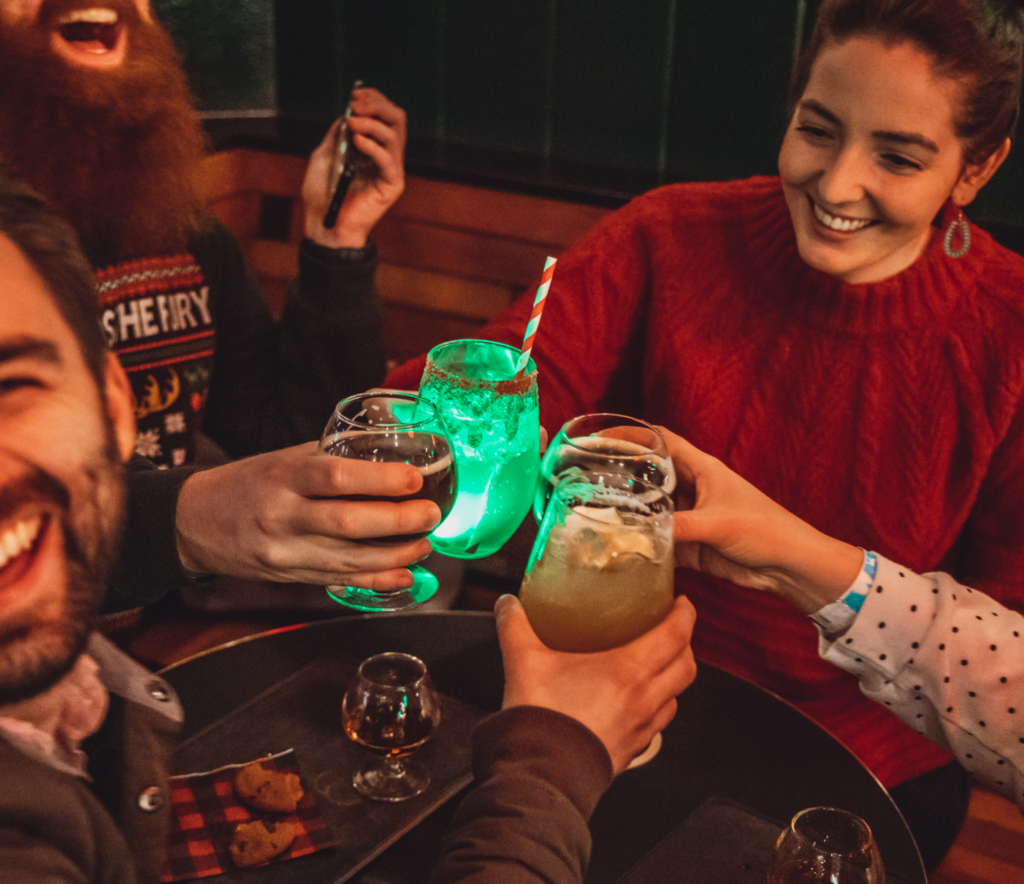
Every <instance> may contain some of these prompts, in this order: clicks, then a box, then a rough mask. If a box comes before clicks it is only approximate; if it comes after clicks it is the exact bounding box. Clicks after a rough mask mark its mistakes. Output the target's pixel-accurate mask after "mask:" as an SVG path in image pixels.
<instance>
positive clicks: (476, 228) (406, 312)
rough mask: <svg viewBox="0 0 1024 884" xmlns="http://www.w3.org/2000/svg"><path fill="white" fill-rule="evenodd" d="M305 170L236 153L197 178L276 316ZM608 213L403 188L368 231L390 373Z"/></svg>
mask: <svg viewBox="0 0 1024 884" xmlns="http://www.w3.org/2000/svg"><path fill="white" fill-rule="evenodd" d="M305 167H306V160H305V158H302V157H293V156H287V155H280V154H273V153H264V152H261V151H255V150H248V149H242V150H234V151H225V152H222V153H216V154H213V155H212V156H210V157H209V158H208V159H207V161H206V164H205V166H204V168H203V171H202V178H201V181H202V186H203V188H204V193H205V194H206V196H207V199H208V202H209V204H210V208H211V210H212V211H213V212H214V214H215V215H216V216H217V217H218V218H219V219H220V220H221V222H222V223H223V224H224V225H225V226H227V227H228V228H229V229H230V230H231V231H232V232H234V233H235V235H236V236H237V237H238V239H239V241H240V242H241V244H242V249H243V251H244V252H245V256H246V259H247V260H248V262H249V265H250V267H252V269H253V272H254V273H255V274H256V276H257V278H258V279H259V280H260V283H261V285H262V286H263V290H264V294H265V295H266V297H267V302H268V304H269V305H270V308H271V310H272V311H273V312H274V313H275V314H279V313H280V311H281V309H282V308H283V306H284V299H285V297H286V295H287V289H288V284H289V282H290V281H291V279H292V278H293V277H294V275H295V273H296V271H297V269H298V244H299V242H300V241H301V238H302V217H301V200H300V199H299V192H300V189H301V186H302V178H303V175H304V173H305ZM268 198H269V201H270V202H272V201H273V200H275V199H277V200H280V198H287V199H290V200H292V202H291V203H290V204H287V205H286V206H285V208H286V210H287V211H289V212H290V220H289V219H286V222H285V224H284V225H283V226H284V228H285V229H286V235H285V236H284V237H283V238H282V239H267V238H261V218H262V217H263V214H264V213H265V211H266V210H267V209H268V208H270V207H271V206H270V205H268ZM276 209H277V210H278V211H280V209H281V204H280V203H278V204H277V205H276ZM607 212H608V210H607V209H602V208H596V207H594V206H587V205H582V204H575V203H569V202H563V201H560V200H553V199H545V198H542V197H534V196H525V195H522V194H511V193H504V192H502V191H498V190H491V189H487V188H482V187H472V186H469V185H464V184H453V183H450V182H443V181H434V180H430V179H425V178H416V177H410V178H408V179H407V182H406V190H405V193H404V194H403V195H402V197H401V199H399V200H398V202H397V203H396V204H395V205H394V206H393V207H392V209H391V211H389V212H388V214H387V215H386V216H385V217H384V218H383V219H382V220H381V222H380V224H378V226H377V229H376V230H375V231H374V238H375V239H376V241H377V245H378V248H379V252H380V268H379V272H378V287H379V289H380V293H381V297H382V299H383V300H384V304H385V338H386V341H385V343H386V350H387V355H388V359H389V361H391V362H392V363H395V362H400V361H404V360H405V359H407V358H410V357H412V356H415V355H417V354H419V353H423V352H425V351H426V350H428V349H429V348H430V347H432V346H433V345H434V344H436V343H440V342H441V341H445V340H451V339H452V338H456V337H464V336H467V335H469V336H472V335H473V334H475V333H476V332H477V330H478V329H479V328H480V326H481V325H482V324H483V323H484V322H486V320H487V319H489V318H490V317H492V316H494V315H495V314H496V313H499V312H500V311H501V310H503V309H504V308H505V307H507V306H508V304H509V303H511V301H512V300H513V299H514V298H515V297H516V296H517V295H519V294H520V292H522V291H523V290H525V289H526V288H528V287H530V286H531V285H532V284H533V283H535V282H536V280H537V279H539V277H540V273H541V270H542V269H543V267H544V258H545V257H546V256H547V255H554V256H556V257H557V256H558V255H559V254H561V252H562V251H563V250H564V249H565V248H566V247H567V246H569V245H570V244H571V243H572V242H574V241H575V240H576V239H577V238H579V237H580V236H581V235H582V234H583V233H584V232H586V231H587V230H588V229H589V228H590V227H591V226H592V225H593V224H594V223H595V222H596V221H597V220H598V219H600V218H601V217H603V216H604V215H605V214H607ZM264 220H265V219H264Z"/></svg>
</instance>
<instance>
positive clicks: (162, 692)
mask: <svg viewBox="0 0 1024 884" xmlns="http://www.w3.org/2000/svg"><path fill="white" fill-rule="evenodd" d="M149 695H150V696H151V697H152V698H153V699H154V700H159V701H160V702H161V703H166V702H168V701H169V700H170V699H171V692H170V690H168V688H167V686H166V685H165V684H163V683H162V682H159V681H151V682H150V683H149Z"/></svg>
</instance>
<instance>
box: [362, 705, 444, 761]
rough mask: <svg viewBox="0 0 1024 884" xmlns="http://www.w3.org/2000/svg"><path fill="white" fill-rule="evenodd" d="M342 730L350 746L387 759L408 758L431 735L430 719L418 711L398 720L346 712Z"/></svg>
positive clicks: (432, 726)
mask: <svg viewBox="0 0 1024 884" xmlns="http://www.w3.org/2000/svg"><path fill="white" fill-rule="evenodd" d="M344 726H345V735H346V736H347V737H348V738H349V739H350V740H352V741H353V742H356V743H358V744H359V745H360V746H363V747H365V748H367V749H369V750H370V751H371V752H376V753H377V754H378V755H387V756H391V757H396V756H402V755H409V754H410V753H411V752H413V751H414V750H415V749H418V748H419V747H420V746H422V745H423V744H424V743H425V742H427V740H429V739H430V735H431V734H432V733H433V732H434V721H433V719H432V718H431V717H430V716H428V715H425V714H424V713H423V710H422V709H419V710H411V711H410V712H407V713H406V714H405V715H404V716H402V717H401V719H400V720H396V717H395V716H394V715H393V714H389V715H377V714H374V713H373V712H371V711H368V712H366V713H365V714H360V713H359V712H346V714H345V715H344Z"/></svg>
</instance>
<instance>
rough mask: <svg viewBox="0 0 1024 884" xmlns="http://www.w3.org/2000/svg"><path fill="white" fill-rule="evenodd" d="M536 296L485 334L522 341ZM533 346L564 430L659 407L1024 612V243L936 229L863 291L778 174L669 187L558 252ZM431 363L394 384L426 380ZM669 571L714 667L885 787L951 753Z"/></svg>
mask: <svg viewBox="0 0 1024 884" xmlns="http://www.w3.org/2000/svg"><path fill="white" fill-rule="evenodd" d="M949 211H950V209H949V207H947V211H946V213H945V215H946V216H948V214H949ZM945 222H948V217H946V218H945ZM531 302H532V293H530V292H528V293H526V294H525V295H524V297H523V298H521V299H520V300H519V301H518V302H517V303H516V304H515V305H514V306H513V307H512V308H510V309H509V310H508V311H506V312H505V313H504V314H502V315H501V316H499V317H498V318H497V319H495V320H494V321H493V322H492V323H490V324H489V325H488V326H487V327H486V328H485V329H484V330H483V331H482V333H481V335H480V337H483V338H490V339H494V340H500V341H506V342H509V343H519V342H521V340H522V334H523V330H524V328H525V326H526V322H527V318H528V316H529V313H530V308H531ZM533 356H534V358H535V359H536V361H537V363H538V366H539V371H540V374H539V377H540V390H541V419H542V422H543V423H544V425H545V426H546V427H547V429H548V432H549V433H553V432H555V431H557V429H558V428H559V427H560V426H561V425H562V423H563V422H565V421H566V420H567V419H569V418H570V417H572V416H574V415H577V414H583V413H586V412H593V411H619V412H623V413H628V414H635V415H639V416H642V417H644V418H646V419H647V420H650V421H652V422H655V423H658V424H663V425H665V426H666V427H668V428H669V429H671V430H673V431H675V432H676V433H679V434H680V435H682V436H685V437H686V438H688V439H690V440H691V441H692V442H693V443H694V444H695V445H697V446H698V447H700V448H702V449H704V450H705V451H707V452H709V453H711V454H713V455H715V456H716V457H719V458H721V459H722V460H723V461H724V462H725V463H727V464H728V465H729V466H730V467H732V468H733V469H734V470H736V471H737V472H738V473H739V474H740V475H742V476H744V477H745V478H747V479H748V480H750V481H751V482H753V483H754V484H755V485H756V486H758V487H759V488H760V489H761V490H762V491H764V492H765V493H767V494H768V495H769V496H771V497H772V498H773V499H774V500H776V501H778V502H779V503H780V504H782V505H783V506H785V507H786V508H787V509H790V510H792V511H793V512H795V513H797V514H798V515H799V516H801V517H802V518H804V519H806V520H807V521H808V522H810V523H811V524H812V525H814V526H816V527H817V528H820V529H821V530H823V531H825V532H827V533H828V534H830V535H833V536H835V537H839V538H841V539H843V540H846V541H848V542H850V543H853V544H856V545H858V546H862V547H865V548H867V549H873V550H876V551H877V552H879V553H881V554H882V555H884V556H886V557H887V558H889V559H891V560H893V561H896V562H900V563H902V564H904V565H906V566H908V567H910V568H912V569H914V570H915V571H918V572H923V571H929V570H934V569H937V568H942V569H943V570H948V571H951V572H952V573H953V574H954V575H955V576H957V577H958V578H959V579H960V580H961V581H962V582H965V583H967V584H969V585H973V586H976V587H978V588H980V589H982V590H984V591H986V592H988V593H989V594H990V595H992V596H993V597H994V598H996V599H998V600H999V601H1001V602H1003V603H1004V604H1005V605H1007V606H1009V607H1011V608H1015V609H1016V610H1024V446H1022V445H1021V433H1022V428H1024V259H1022V258H1021V257H1019V256H1017V255H1015V254H1013V253H1012V252H1009V251H1007V250H1005V249H1003V248H1001V247H1000V246H998V245H996V244H995V243H994V242H993V241H992V239H991V238H990V237H989V236H987V235H986V234H985V233H984V232H983V231H980V230H978V229H977V228H973V227H972V229H971V248H970V251H969V252H968V253H967V255H966V256H964V257H962V258H959V259H951V258H948V257H947V256H946V255H945V254H944V252H943V250H942V237H941V234H940V235H937V236H936V237H934V238H933V241H932V243H931V246H930V247H929V249H928V250H927V251H926V252H925V254H924V255H922V256H921V258H920V259H919V260H918V261H917V262H916V263H915V264H914V265H913V266H911V267H910V268H908V269H907V270H906V271H904V272H903V273H901V274H898V275H897V276H895V277H892V278H890V279H887V280H884V281H882V282H879V283H873V284H864V285H849V284H845V283H843V282H841V281H839V280H837V279H835V278H833V277H829V276H827V275H825V274H822V273H820V272H818V271H816V270H813V269H812V268H810V267H808V266H807V265H806V264H804V263H803V261H802V260H801V259H800V257H799V255H798V254H797V251H796V245H795V241H794V236H793V228H792V225H791V224H790V220H789V214H788V211H787V209H786V204H785V201H784V199H783V196H782V192H781V189H780V187H779V182H778V180H777V179H775V178H755V179H751V180H748V181H735V182H726V183H710V184H683V185H672V186H669V187H664V188H661V189H659V190H656V191H653V192H651V193H648V194H646V195H644V196H642V197H639V198H638V199H636V200H634V201H633V202H631V203H630V204H629V205H628V206H626V207H624V208H623V209H621V210H619V211H617V212H614V213H612V214H611V215H609V216H608V217H607V218H605V219H604V220H602V221H601V222H600V223H599V224H598V225H597V226H596V227H595V228H594V229H593V230H592V231H591V232H590V233H588V234H587V236H585V237H584V238H583V239H582V240H581V241H580V242H579V243H578V244H577V245H576V246H574V247H573V248H572V249H570V250H569V251H568V252H567V253H566V254H564V255H563V256H562V257H561V258H560V260H559V262H558V266H557V269H556V272H555V277H554V282H553V283H552V286H551V290H550V294H549V296H548V299H547V304H546V306H545V312H544V318H543V322H542V323H541V327H540V331H539V333H538V335H537V339H536V342H535V344H534V348H533ZM422 364H423V363H422V359H421V360H418V361H415V362H413V363H409V364H407V365H405V366H402V367H400V368H399V369H397V370H396V371H395V372H393V373H392V375H391V376H390V377H389V378H388V380H387V382H386V383H387V385H388V386H400V387H412V388H415V387H416V386H417V384H418V382H419V374H420V371H421V370H422ZM676 585H677V591H680V592H685V593H686V594H687V595H688V596H689V597H690V598H691V600H692V601H693V603H694V605H695V606H696V608H697V613H698V620H697V627H696V632H695V636H694V650H695V652H696V654H697V656H698V657H699V658H700V659H702V660H706V661H708V662H711V663H714V664H716V665H718V666H721V667H722V668H724V669H727V670H729V671H730V672H734V673H736V674H738V675H741V676H744V677H746V678H749V679H751V680H752V681H755V682H757V683H758V684H761V685H763V686H764V687H766V688H768V689H769V690H771V691H774V692H776V693H778V694H780V695H781V696H783V697H785V698H786V699H788V700H790V701H792V702H793V703H795V704H796V705H797V706H799V707H800V708H801V709H803V710H804V711H805V712H807V713H808V714H809V715H810V716H811V717H813V718H815V719H816V720H817V721H819V722H820V723H821V724H823V725H824V726H825V727H826V728H828V729H829V730H830V731H831V732H832V733H833V734H835V735H836V736H837V737H838V738H839V739H840V740H842V741H843V742H844V743H845V744H846V745H847V746H849V747H850V748H851V749H852V750H853V751H854V752H855V753H856V754H857V755H858V756H859V757H860V758H861V759H862V760H863V761H864V762H865V763H866V764H867V765H868V767H870V768H871V769H872V770H873V771H874V772H875V774H876V775H877V776H878V777H879V778H880V779H881V780H882V782H883V783H885V784H886V785H887V786H893V785H896V784H898V783H900V782H903V781H904V780H907V779H909V778H911V777H913V776H916V775H918V774H921V773H924V772H926V771H928V770H931V769H933V768H935V767H938V766H940V765H942V764H944V763H946V762H948V761H950V760H951V758H952V756H950V755H949V754H948V753H946V752H945V751H944V750H943V749H941V748H939V747H938V746H936V745H934V744H932V743H930V742H929V741H927V740H926V739H925V738H924V737H923V736H920V735H919V734H917V733H916V732H915V731H914V730H913V729H912V728H910V727H908V726H906V725H905V724H903V723H901V722H900V721H899V720H897V719H896V718H895V717H894V716H893V715H891V714H890V713H889V712H888V711H887V710H886V709H885V707H883V706H880V705H877V704H875V703H873V702H872V701H870V700H868V699H867V698H865V697H864V696H863V695H862V694H861V693H860V691H859V690H858V687H857V682H856V679H855V678H854V677H853V676H851V675H848V674H847V673H845V672H842V671H840V670H839V669H837V668H835V667H834V666H832V665H830V664H828V663H826V662H824V661H823V660H821V659H820V658H819V657H818V653H817V634H816V630H815V627H814V626H813V625H812V624H811V622H810V621H809V620H808V619H807V618H806V617H804V616H803V615H801V614H800V613H799V612H797V611H796V610H795V609H794V608H792V607H790V606H789V605H788V604H787V603H786V602H784V601H782V600H781V599H779V598H776V597H774V596H771V595H768V594H764V593H759V592H757V591H755V590H748V589H743V588H739V587H736V586H733V585H732V584H730V583H727V582H724V581H719V580H716V579H714V578H710V577H706V576H704V575H700V574H695V573H694V572H691V571H687V570H679V571H677V572H676ZM1021 641H1024V636H1022V637H1021ZM974 662H975V663H976V664H977V665H976V667H975V669H974V670H973V671H974V672H977V678H978V679H979V680H984V679H996V680H998V678H999V673H998V672H992V671H991V669H990V668H986V667H985V665H984V661H974ZM958 664H959V661H950V665H958Z"/></svg>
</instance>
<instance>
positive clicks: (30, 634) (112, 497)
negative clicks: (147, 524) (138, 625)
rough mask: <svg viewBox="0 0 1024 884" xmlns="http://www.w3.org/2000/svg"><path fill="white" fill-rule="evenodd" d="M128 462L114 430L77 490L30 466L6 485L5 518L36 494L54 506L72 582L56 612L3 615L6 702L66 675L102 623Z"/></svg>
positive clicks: (0, 654)
mask: <svg viewBox="0 0 1024 884" xmlns="http://www.w3.org/2000/svg"><path fill="white" fill-rule="evenodd" d="M123 470H124V468H123V465H122V464H121V461H120V458H119V456H118V452H117V447H116V444H115V443H114V437H113V431H112V429H111V431H110V433H109V436H108V439H107V445H106V451H105V452H104V453H103V454H102V455H100V456H98V457H97V458H96V459H95V460H94V461H93V462H92V463H90V464H89V465H88V466H87V468H86V469H85V470H84V471H83V473H82V476H81V479H80V483H79V488H78V489H77V490H76V491H72V490H71V489H69V488H67V487H66V486H65V485H63V484H62V483H61V482H60V481H59V480H58V479H56V478H55V477H53V476H52V475H50V474H49V473H47V472H45V471H43V470H41V469H40V468H38V467H35V466H32V465H28V464H26V465H24V470H23V471H22V473H21V475H19V476H18V478H16V479H13V480H12V481H9V482H7V483H5V484H4V485H3V486H2V487H0V517H2V516H4V515H5V514H7V513H12V512H17V510H18V507H19V506H21V505H24V504H25V503H27V502H30V501H32V500H39V501H43V502H45V503H47V504H50V505H52V507H53V508H54V509H56V510H57V512H58V515H57V516H55V517H53V518H54V520H55V521H56V522H57V523H59V524H50V525H48V526H47V527H46V528H44V529H43V530H45V531H54V530H58V528H59V530H60V531H61V533H62V535H63V545H64V555H65V560H66V574H67V587H66V590H65V592H64V595H63V598H62V599H61V600H60V604H59V606H58V608H57V613H53V612H52V611H51V610H49V606H44V607H45V608H47V609H48V610H47V611H41V610H37V609H34V608H33V609H30V610H28V611H24V612H22V614H21V615H20V616H17V617H8V618H6V619H2V620H0V707H2V706H7V705H9V704H12V703H18V702H20V701H22V700H26V699H29V698H31V697H35V696H38V695H39V694H41V693H42V692H43V691H46V690H48V689H49V688H50V687H52V686H53V685H54V684H56V683H57V682H58V681H59V680H60V679H61V678H63V677H64V676H65V675H66V674H67V673H68V671H70V669H71V667H72V666H73V665H74V663H75V661H76V660H77V659H78V657H79V655H80V654H81V653H82V651H83V650H84V649H85V645H86V643H87V641H88V639H89V636H90V635H91V633H92V632H93V630H94V628H95V626H96V617H97V614H98V612H99V609H100V605H101V604H102V602H103V598H104V596H105V595H106V590H107V582H108V580H109V579H110V574H111V571H112V569H113V566H114V562H115V560H116V555H117V549H118V545H119V543H120V538H121V528H122V520H123V515H124V477H123Z"/></svg>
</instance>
